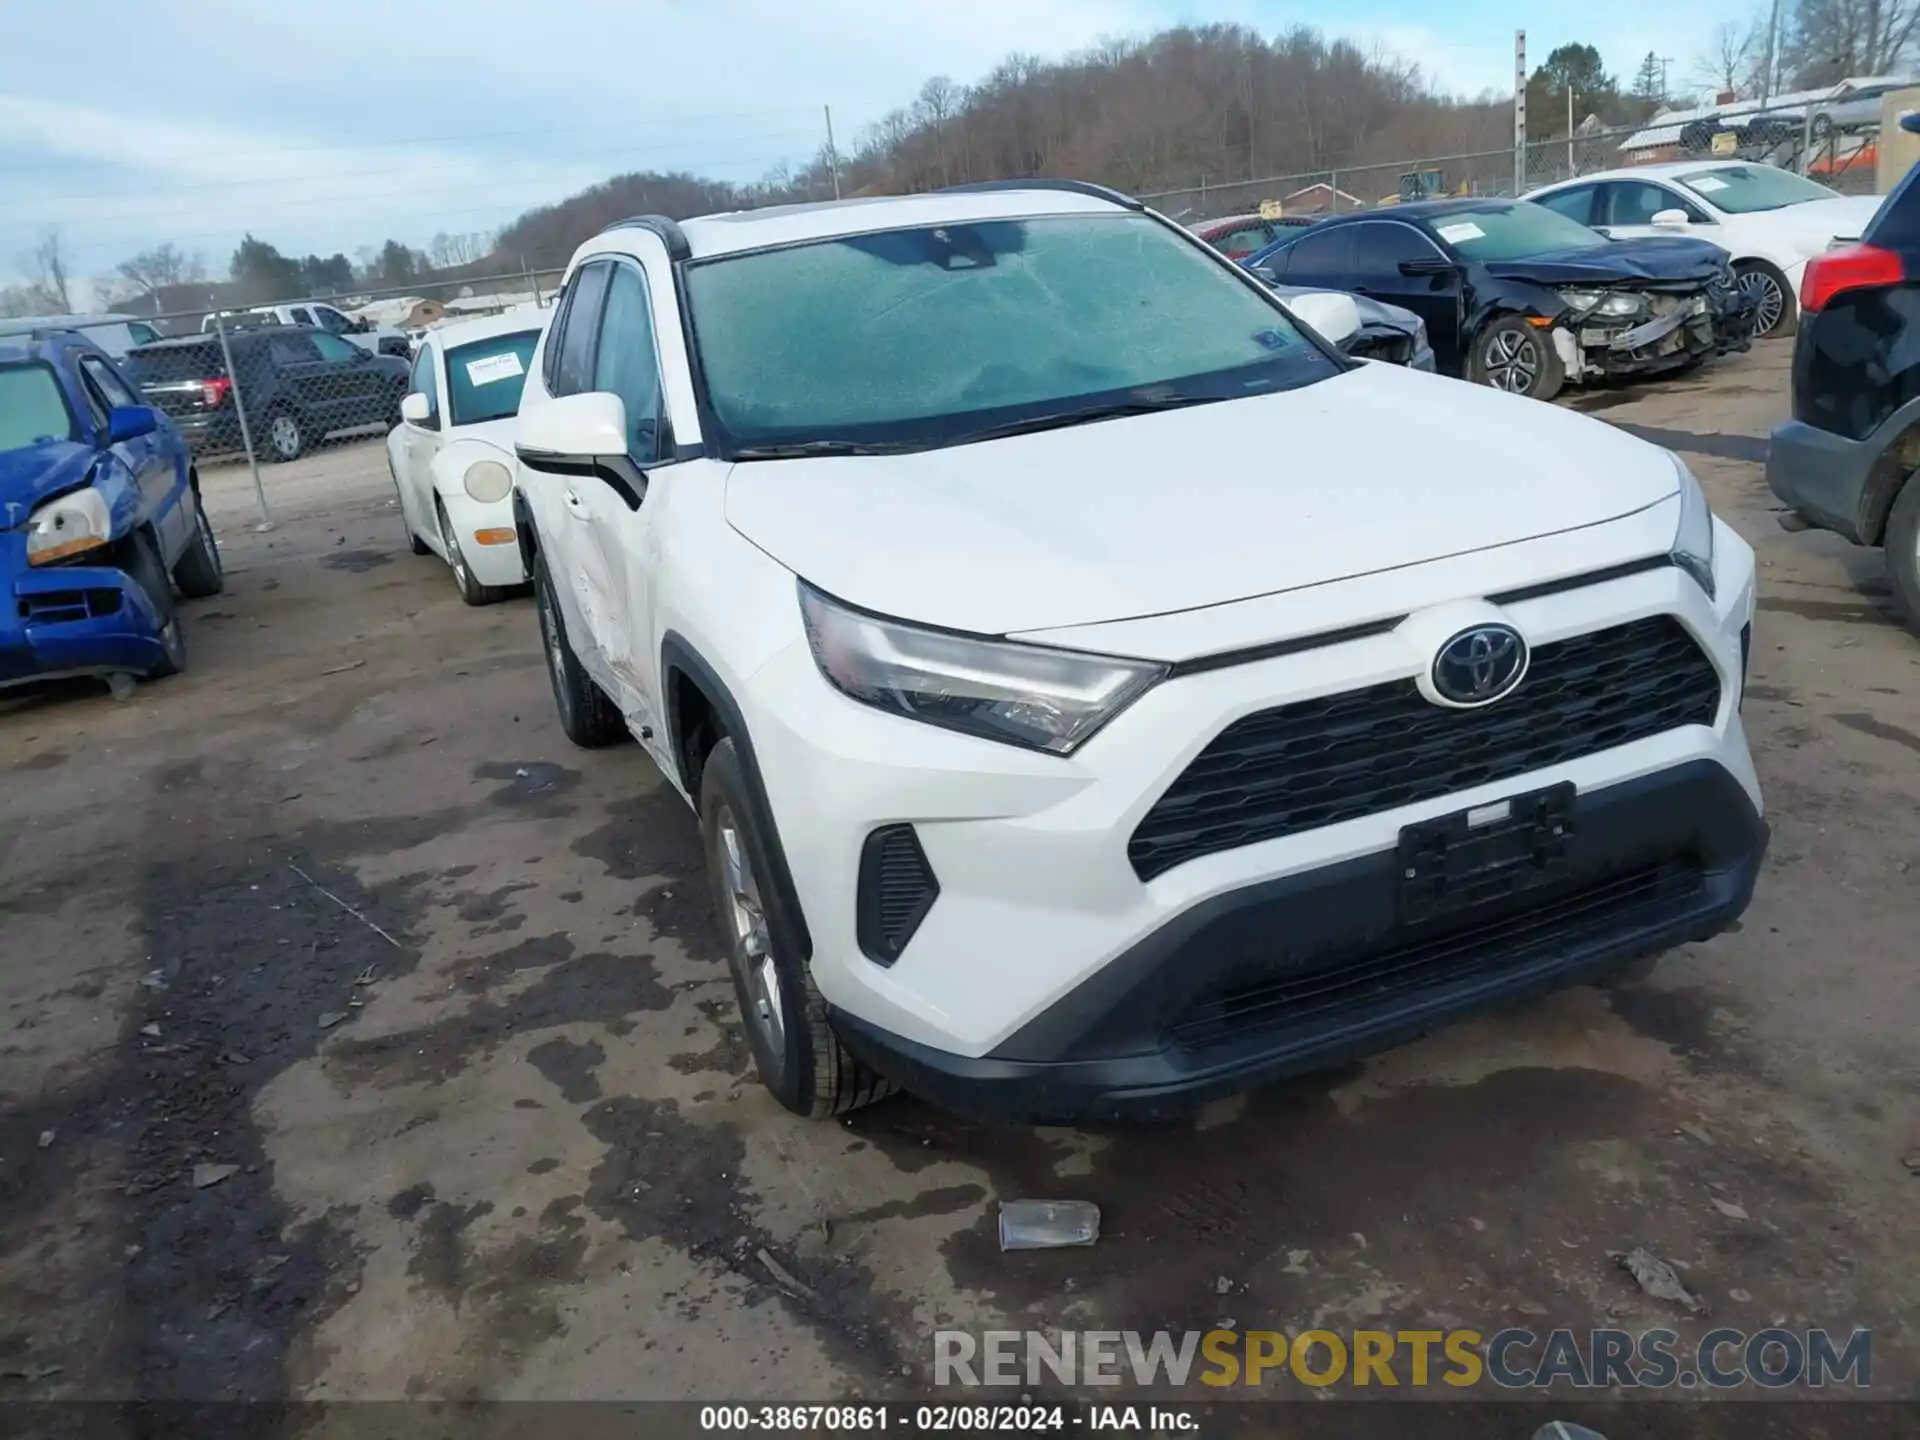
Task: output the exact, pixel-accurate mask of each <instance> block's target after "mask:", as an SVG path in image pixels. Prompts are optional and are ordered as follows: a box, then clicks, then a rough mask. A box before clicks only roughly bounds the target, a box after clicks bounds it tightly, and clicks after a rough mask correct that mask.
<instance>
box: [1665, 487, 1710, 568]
mask: <svg viewBox="0 0 1920 1440" xmlns="http://www.w3.org/2000/svg"><path fill="white" fill-rule="evenodd" d="M1667 458H1668V459H1669V460H1671V461H1673V468H1674V469H1675V470H1676V471H1678V472H1679V475H1680V525H1679V528H1678V529H1676V530H1675V531H1674V534H1673V549H1672V550H1671V552H1669V553H1670V554H1671V556H1672V559H1673V563H1674V564H1675V565H1678V566H1679V567H1680V568H1681V569H1682V570H1684V571H1686V572H1687V574H1689V575H1691V576H1692V577H1693V578H1694V579H1695V580H1696V581H1698V582H1699V585H1700V588H1701V589H1702V590H1704V591H1706V592H1707V598H1708V599H1709V600H1711V599H1713V511H1712V510H1711V509H1710V508H1709V507H1708V505H1707V492H1706V491H1704V490H1702V489H1701V488H1700V482H1699V481H1698V480H1697V479H1695V478H1694V474H1693V471H1691V470H1689V469H1688V468H1687V464H1686V462H1685V461H1684V460H1682V459H1681V458H1680V457H1679V456H1678V455H1674V454H1671V453H1669V455H1668V456H1667Z"/></svg>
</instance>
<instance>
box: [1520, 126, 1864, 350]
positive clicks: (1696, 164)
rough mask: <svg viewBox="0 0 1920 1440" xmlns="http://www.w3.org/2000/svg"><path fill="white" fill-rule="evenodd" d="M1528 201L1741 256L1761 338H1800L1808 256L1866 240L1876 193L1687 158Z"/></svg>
mask: <svg viewBox="0 0 1920 1440" xmlns="http://www.w3.org/2000/svg"><path fill="white" fill-rule="evenodd" d="M1526 198H1527V199H1529V200H1532V201H1536V202H1537V203H1539V204H1541V205H1544V206H1546V207H1547V208H1548V209H1549V210H1557V211H1559V212H1560V213H1561V214H1562V215H1565V216H1566V217H1567V218H1569V219H1571V220H1578V221H1579V222H1580V223H1581V224H1582V225H1591V226H1592V227H1593V228H1594V229H1595V230H1599V231H1601V232H1603V233H1604V234H1607V235H1610V236H1612V237H1613V238H1614V239H1616V240H1625V239H1629V238H1637V237H1640V236H1647V235H1691V236H1693V237H1695V238H1697V239H1700V240H1711V241H1712V242H1713V243H1714V244H1716V245H1718V246H1719V247H1720V248H1721V249H1723V250H1725V251H1726V252H1727V253H1728V254H1729V255H1731V256H1732V257H1733V268H1734V273H1735V274H1736V275H1738V276H1739V277H1740V288H1741V290H1743V291H1744V292H1746V293H1747V294H1748V295H1751V296H1752V297H1753V300H1754V303H1755V305H1756V307H1757V310H1758V313H1757V315H1756V316H1755V323H1754V333H1755V334H1757V335H1791V334H1792V333H1793V327H1794V322H1795V321H1796V320H1797V319H1798V309H1799V307H1798V304H1797V302H1796V301H1795V299H1794V297H1795V296H1796V295H1797V294H1798V293H1799V291H1800V276H1801V274H1802V272H1804V271H1805V270H1806V268H1807V261H1809V260H1811V259H1812V258H1813V257H1814V256H1815V255H1818V254H1820V253H1821V252H1822V251H1823V250H1826V249H1828V248H1829V247H1831V246H1832V245H1833V243H1834V242H1835V241H1836V240H1857V239H1859V238H1860V232H1861V231H1862V230H1864V229H1865V228H1866V225H1867V221H1869V220H1871V219H1872V218H1873V212H1874V211H1875V210H1877V209H1879V208H1880V199H1879V197H1878V196H1875V195H1841V194H1838V193H1837V192H1835V191H1832V190H1829V189H1828V188H1827V187H1826V186H1824V185H1821V184H1818V183H1817V182H1815V181H1812V180H1808V179H1806V178H1805V177H1804V176H1800V175H1796V174H1794V173H1793V172H1792V171H1791V170H1782V169H1780V168H1779V166H1777V165H1761V164H1758V163H1755V162H1753V161H1749V160H1687V161H1680V162H1677V163H1675V164H1671V165H1639V166H1635V167H1634V168H1633V169H1631V170H1607V171H1603V172H1601V173H1600V174H1598V175H1582V176H1581V177H1580V178H1579V179H1578V180H1568V181H1564V182H1563V183H1561V184H1559V185H1548V186H1545V187H1544V188H1542V189H1539V190H1534V191H1531V192H1530V193H1529V194H1528V195H1527V196H1526Z"/></svg>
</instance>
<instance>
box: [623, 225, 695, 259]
mask: <svg viewBox="0 0 1920 1440" xmlns="http://www.w3.org/2000/svg"><path fill="white" fill-rule="evenodd" d="M629 229H631V230H651V231H652V232H653V233H654V234H656V235H658V236H659V237H660V239H661V242H662V243H663V244H665V245H666V247H667V258H668V259H669V260H685V259H686V258H687V257H688V256H690V255H692V254H693V247H692V246H691V245H689V244H687V232H686V231H684V230H682V229H681V228H680V222H679V221H677V220H669V219H668V218H667V217H666V216H665V215H629V216H628V217H627V218H626V219H624V220H616V221H614V222H613V223H612V224H611V225H607V226H603V227H602V228H601V231H600V233H601V234H602V235H604V234H606V233H607V231H609V230H629Z"/></svg>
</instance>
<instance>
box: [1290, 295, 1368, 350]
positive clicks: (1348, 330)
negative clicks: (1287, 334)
mask: <svg viewBox="0 0 1920 1440" xmlns="http://www.w3.org/2000/svg"><path fill="white" fill-rule="evenodd" d="M1285 304H1286V307H1287V308H1288V309H1289V310H1291V311H1292V312H1293V313H1294V315H1295V316H1297V317H1298V318H1299V320H1300V322H1301V323H1302V324H1304V325H1306V326H1307V327H1308V328H1309V329H1311V330H1314V331H1315V332H1317V333H1318V334H1319V335H1320V336H1321V337H1322V338H1324V339H1326V340H1330V341H1332V342H1333V343H1334V344H1335V345H1344V344H1346V343H1347V341H1349V340H1351V339H1352V338H1353V337H1354V336H1355V335H1358V334H1359V333H1360V307H1359V306H1358V305H1356V304H1354V303H1353V297H1352V296H1351V295H1343V294H1341V293H1340V292H1339V291H1337V290H1315V291H1312V292H1311V293H1309V294H1306V295H1296V296H1294V297H1293V298H1292V299H1290V300H1288V301H1286V302H1285Z"/></svg>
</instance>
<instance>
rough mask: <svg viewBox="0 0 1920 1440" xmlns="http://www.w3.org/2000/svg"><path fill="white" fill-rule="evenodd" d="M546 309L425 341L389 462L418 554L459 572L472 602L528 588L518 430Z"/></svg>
mask: <svg viewBox="0 0 1920 1440" xmlns="http://www.w3.org/2000/svg"><path fill="white" fill-rule="evenodd" d="M545 324H546V315H545V314H544V312H529V311H520V312H517V313H515V312H509V313H508V314H505V315H493V316H489V317H487V318H486V319H484V320H464V321H461V322H460V323H458V324H455V325H443V326H441V327H440V328H439V329H437V330H434V331H432V332H431V333H429V334H428V335H427V337H426V338H425V339H424V340H422V341H421V343H420V350H419V353H418V354H417V355H415V356H414V360H413V374H412V377H411V379H410V380H409V381H408V384H407V395H406V398H405V399H404V400H402V401H401V402H400V423H399V424H398V425H396V426H394V427H393V430H392V431H391V433H389V434H388V436H387V466H388V468H389V469H390V470H391V471H392V472H393V484H394V488H395V489H396V490H398V491H399V494H400V514H401V517H402V520H403V522H404V523H405V525H406V527H407V540H408V541H409V543H410V544H411V545H412V546H413V553H414V554H416V555H425V554H427V553H428V552H429V551H431V552H432V553H433V554H436V555H438V556H440V558H441V559H443V560H445V561H446V562H447V564H448V565H449V566H450V567H451V568H452V570H453V578H454V580H455V581H456V582H457V583H458V584H459V586H460V598H461V599H463V600H465V601H466V602H467V604H469V605H486V604H490V603H491V602H493V601H495V600H498V599H500V598H501V597H502V595H504V594H505V593H506V591H508V590H509V589H511V588H512V587H513V586H516V585H522V584H525V583H526V580H527V572H526V568H525V566H524V565H523V564H522V563H521V559H520V547H519V544H518V541H517V537H516V535H515V533H514V528H513V464H514V459H513V433H514V424H515V420H514V417H515V416H516V415H517V414H518V413H519V410H520V391H521V387H522V386H524V385H525V384H526V379H527V365H528V362H529V361H530V359H531V357H532V355H533V350H534V346H535V345H536V344H538V343H539V340H540V331H541V329H542V328H543V327H544V325H545Z"/></svg>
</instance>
